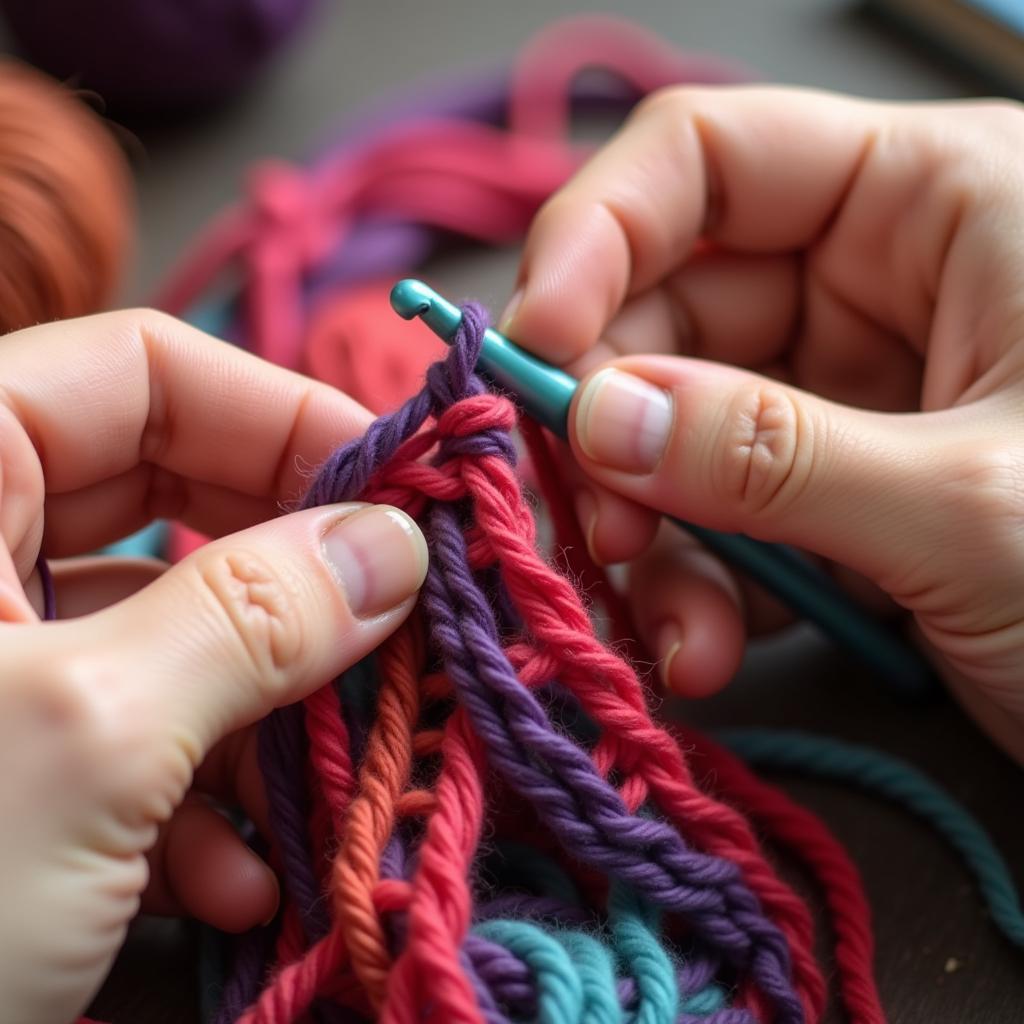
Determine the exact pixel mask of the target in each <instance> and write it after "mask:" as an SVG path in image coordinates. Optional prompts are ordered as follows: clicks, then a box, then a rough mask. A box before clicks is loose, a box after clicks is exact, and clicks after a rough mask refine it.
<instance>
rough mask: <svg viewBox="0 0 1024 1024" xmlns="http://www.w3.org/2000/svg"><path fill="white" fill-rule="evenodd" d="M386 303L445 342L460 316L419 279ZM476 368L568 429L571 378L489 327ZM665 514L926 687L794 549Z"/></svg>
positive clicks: (871, 660)
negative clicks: (421, 322)
mask: <svg viewBox="0 0 1024 1024" xmlns="http://www.w3.org/2000/svg"><path fill="white" fill-rule="evenodd" d="M391 307H392V309H394V311H395V312H396V313H397V314H398V315H399V316H400V317H403V318H404V319H406V320H412V319H413V318H414V317H419V318H420V319H421V320H422V321H423V322H424V323H425V324H426V325H427V326H428V327H429V328H430V329H431V330H432V331H433V332H434V333H435V334H436V335H438V337H440V338H441V339H442V340H443V341H445V342H448V343H451V341H452V339H453V338H454V337H455V333H456V331H457V330H458V328H459V324H460V323H461V322H462V311H461V310H460V309H459V307H458V306H456V305H453V304H452V303H451V302H448V300H447V299H444V298H442V297H441V296H440V295H438V294H437V292H435V291H434V290H433V289H432V288H430V287H429V286H428V285H426V284H424V283H423V282H422V281H415V280H411V279H406V280H404V281H399V282H398V284H396V285H395V286H394V288H392V290H391ZM477 369H478V370H479V371H480V372H481V373H482V374H483V375H484V376H485V377H487V378H488V380H489V381H490V382H491V383H492V384H494V385H495V386H496V387H498V388H500V389H501V390H504V391H507V392H508V393H509V394H511V395H512V396H514V398H515V399H516V402H517V404H518V405H519V406H520V407H521V408H522V409H523V411H524V412H525V413H526V414H527V415H528V416H530V417H531V418H532V419H534V420H536V421H537V422H538V423H540V424H542V425H543V426H545V427H547V428H548V430H550V431H551V432H552V433H554V434H556V435H557V436H558V437H561V438H563V439H565V438H567V437H568V424H569V407H570V405H571V403H572V398H573V395H574V394H575V393H576V388H577V387H578V386H579V381H577V380H576V378H574V377H571V376H570V375H569V374H567V373H565V372H564V371H563V370H559V369H557V368H556V367H554V366H551V365H549V364H548V363H545V362H544V361H543V360H541V359H538V358H537V357H536V356H532V355H530V354H529V353H528V352H526V351H525V350H524V349H521V348H520V347H519V346H518V345H516V344H515V343H514V342H511V341H509V339H508V338H506V337H504V336H503V335H501V334H499V333H498V332H497V331H495V330H492V329H490V328H488V329H487V331H486V332H485V333H484V338H483V347H482V348H481V351H480V357H479V359H478V360H477ZM672 521H673V522H674V523H676V525H677V526H679V527H681V528H682V529H684V530H686V531H687V532H688V533H690V534H692V535H693V536H694V537H695V538H696V539H697V540H698V541H700V543H701V544H703V545H704V547H706V548H707V549H708V550H709V551H712V552H714V553H715V554H716V555H717V556H718V557H719V558H721V559H722V560H723V561H725V562H727V563H729V564H730V565H732V566H734V567H735V568H737V569H739V570H742V571H743V572H744V573H746V574H747V575H748V576H749V577H750V578H751V579H753V580H755V581H756V582H757V583H760V584H761V585H762V586H763V587H764V588H765V589H767V590H768V591H770V592H771V593H773V594H774V595H775V596H776V597H777V598H778V599H779V600H781V601H782V602H783V603H784V604H786V605H787V606H788V607H789V608H790V609H791V610H792V611H794V612H795V613H796V614H797V615H798V616H800V617H801V618H804V619H807V620H808V621H810V622H813V623H815V624H816V625H817V626H818V627H820V628H821V629H822V630H823V631H824V632H825V633H826V634H827V635H828V636H830V637H831V638H832V640H833V641H834V642H835V643H836V644H837V645H839V646H840V647H842V648H844V649H845V650H847V651H849V652H850V653H851V654H853V655H855V656H856V657H857V658H858V659H859V660H860V661H861V662H862V663H863V664H864V665H865V666H866V667H868V668H869V669H871V670H872V671H874V672H875V673H877V674H878V675H879V676H881V677H883V678H884V679H885V680H887V681H888V682H889V683H890V684H891V685H892V686H893V687H894V688H895V689H896V690H897V691H898V692H901V693H903V694H904V695H906V696H909V697H918V696H922V695H924V694H926V693H928V692H929V691H931V690H932V688H933V686H934V681H935V680H934V674H933V672H932V669H931V666H930V665H929V664H928V662H927V661H926V660H925V659H924V657H923V656H922V655H921V654H920V653H919V652H918V651H917V650H916V649H915V648H914V647H912V646H911V645H910V644H909V643H907V642H906V641H904V640H903V638H902V637H900V636H899V635H898V634H897V633H896V632H895V631H893V630H892V629H890V628H889V627H888V626H887V625H886V624H884V623H882V622H879V621H878V620H876V619H875V618H874V617H873V616H871V615H870V614H869V613H868V612H867V611H866V610H865V609H863V608H861V607H860V606H859V605H858V604H857V603H856V602H855V601H853V600H852V599H851V598H850V596H849V595H848V594H847V593H846V592H845V591H843V590H842V589H841V588H840V587H838V586H837V585H836V583H835V581H834V580H832V579H831V577H829V576H828V575H827V574H826V573H824V572H822V571H821V570H820V569H819V568H818V567H817V566H815V565H814V564H813V563H811V562H810V561H809V560H808V559H807V558H806V557H804V556H803V555H802V554H801V553H800V552H798V551H796V550H794V549H793V548H790V547H786V546H784V545H779V544H768V543H766V542H764V541H759V540H754V539H753V538H752V537H747V536H744V535H743V534H736V533H719V532H717V531H715V530H708V529H706V528H704V527H702V526H697V525H696V524H694V523H686V522H683V521H682V520H680V519H674V518H673V520H672Z"/></svg>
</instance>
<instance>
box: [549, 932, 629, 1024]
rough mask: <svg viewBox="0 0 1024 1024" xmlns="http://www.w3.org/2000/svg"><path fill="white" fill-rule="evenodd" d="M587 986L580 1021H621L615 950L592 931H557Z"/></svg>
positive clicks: (585, 1023)
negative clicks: (613, 951) (610, 950)
mask: <svg viewBox="0 0 1024 1024" xmlns="http://www.w3.org/2000/svg"><path fill="white" fill-rule="evenodd" d="M555 938H556V939H557V940H558V941H559V942H560V943H561V944H562V945H563V946H564V947H565V950H566V952H567V953H568V954H569V955H570V956H571V957H572V962H573V965H574V967H575V968H576V971H577V974H578V975H579V979H580V984H581V985H582V986H583V1009H582V1012H581V1013H580V1017H579V1021H580V1024H620V1022H621V1020H622V1008H621V1007H620V1006H619V997H618V992H617V990H616V987H615V965H614V964H613V963H612V956H611V953H610V952H609V951H608V950H607V949H606V948H605V947H604V946H603V945H602V944H601V943H600V942H598V940H597V939H595V938H594V937H593V936H592V935H587V934H586V932H580V931H571V932H570V931H565V932H557V933H556V934H555Z"/></svg>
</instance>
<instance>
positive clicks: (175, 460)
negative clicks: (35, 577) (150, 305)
mask: <svg viewBox="0 0 1024 1024" xmlns="http://www.w3.org/2000/svg"><path fill="white" fill-rule="evenodd" d="M0 405H2V406H6V408H7V410H9V411H10V413H13V417H12V416H11V415H10V413H8V414H7V415H6V416H5V417H4V418H3V419H4V423H5V424H7V425H6V426H5V428H4V430H3V432H2V435H3V439H4V443H3V444H2V445H0V470H2V476H0V480H2V481H3V485H4V490H3V494H2V495H0V498H2V506H0V529H2V532H3V535H4V539H5V540H6V541H7V544H8V547H9V548H10V550H12V551H16V552H17V553H18V554H19V555H21V556H23V557H28V556H27V555H25V553H24V552H20V551H18V548H19V546H20V545H21V542H22V540H23V539H24V538H25V537H26V535H28V534H29V533H30V532H33V531H35V530H37V529H38V522H37V521H38V518H39V516H40V514H41V510H42V502H43V498H44V493H43V488H44V487H45V494H46V495H50V496H57V500H56V501H55V502H53V504H52V506H51V508H48V510H47V511H48V523H47V526H48V528H49V526H50V525H51V524H50V522H49V514H50V513H51V512H52V513H53V514H54V515H57V516H60V517H63V518H69V519H70V518H74V517H75V514H74V507H75V503H74V499H72V498H71V497H70V496H69V494H70V492H81V493H82V495H83V496H85V495H88V507H89V509H90V515H100V516H102V515H108V514H109V515H111V516H118V517H120V518H121V521H124V516H125V511H124V510H123V509H108V510H107V511H104V509H105V508H106V507H107V506H110V505H117V504H119V503H121V502H123V499H124V496H125V495H126V494H128V493H130V494H131V495H132V500H134V501H135V502H136V503H138V504H139V505H140V506H141V508H140V511H146V510H149V511H150V513H151V514H153V511H154V510H156V514H158V515H159V514H165V513H168V512H171V513H173V511H174V508H173V506H174V505H175V504H177V503H180V502H184V501H186V500H187V499H188V497H189V494H188V492H189V491H190V490H191V491H192V492H194V493H198V494H199V495H203V494H206V495H208V496H210V499H211V500H214V499H215V500H216V501H217V502H219V503H223V502H225V501H227V502H231V501H233V500H237V502H238V503H239V504H240V505H241V506H244V509H245V510H250V509H251V508H252V507H253V504H254V502H253V499H269V500H268V501H267V502H266V507H267V508H270V509H272V508H273V503H274V502H278V503H280V502H290V501H293V500H294V499H296V498H298V497H299V496H301V494H302V492H303V491H304V490H305V484H306V481H307V479H308V476H309V474H310V473H311V472H312V470H313V469H314V468H315V467H316V466H317V465H318V464H319V463H320V462H321V461H323V459H324V458H325V457H326V456H327V455H328V454H329V453H330V452H331V451H332V450H333V448H335V447H336V446H337V445H339V444H341V443H344V442H345V441H348V440H350V439H351V438H352V437H355V436H357V435H358V434H360V433H362V431H363V430H364V429H365V427H366V424H367V423H368V422H369V420H370V414H369V413H368V412H367V411H366V410H365V409H364V408H363V407H362V406H360V405H359V404H358V403H357V402H355V401H353V400H352V399H350V398H348V397H347V396H346V395H344V394H343V393H341V392H339V391H337V390H335V389H333V388H331V387H329V386H327V385H324V384H320V383H317V382H315V381H312V380H309V379H307V378H305V377H302V376H301V375H299V374H296V373H292V372H290V371H287V370H284V369H281V368H280V367H277V366H274V365H272V364H270V363H266V362H264V361H262V360H260V359H258V358H256V357H255V356H252V355H250V354H248V353H246V352H244V351H242V350H241V349H238V348H236V347H235V346H233V345H230V344H228V343H226V342H222V341H218V340H217V339H215V338H212V337H210V336H209V335H206V334H204V333H203V332H201V331H199V330H197V329H195V328H193V327H190V326H188V325H187V324H185V323H182V322H181V321H178V320H175V319H174V318H173V317H170V316H166V315H164V314H162V313H157V312H154V311H150V310H128V311H124V312H117V313H108V314H102V315H99V316H93V317H86V318H83V319H79V320H68V321H62V322H57V323H52V324H47V325H44V326H40V327H33V328H29V329H27V330H24V331H19V332H17V333H16V334H12V335H8V336H7V337H5V338H4V339H3V342H2V344H0ZM12 420H14V421H16V424H17V425H16V426H13V427H12V425H11V421H12ZM19 426H20V430H18V427H19ZM36 462H38V466H37V465H35V463H36ZM137 467H146V471H145V472H143V473H141V474H140V477H139V479H140V480H141V481H142V484H143V486H138V487H133V488H126V487H125V486H124V481H125V479H126V477H127V478H132V473H133V471H134V470H135V469H136V468H137ZM40 468H41V470H42V472H41V473H40V472H39V469H40ZM105 492H109V493H108V494H107V497H108V499H109V500H104V499H103V495H104V493H105ZM61 496H63V497H61ZM83 500H84V498H83ZM79 511H81V510H79ZM227 518H229V515H228V516H227ZM243 519H244V516H243ZM54 525H56V527H57V529H58V532H60V529H61V526H60V524H54ZM60 546H61V547H66V545H63V544H62V545H60ZM30 557H31V558H33V559H34V557H35V555H34V553H32V554H31V556H30Z"/></svg>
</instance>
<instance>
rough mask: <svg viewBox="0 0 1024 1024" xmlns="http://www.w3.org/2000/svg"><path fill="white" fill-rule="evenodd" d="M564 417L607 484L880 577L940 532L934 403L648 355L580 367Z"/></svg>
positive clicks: (663, 507)
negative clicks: (912, 409)
mask: <svg viewBox="0 0 1024 1024" xmlns="http://www.w3.org/2000/svg"><path fill="white" fill-rule="evenodd" d="M925 420H927V421H928V423H925V422H924V421H925ZM570 421H571V423H572V429H571V439H572V444H573V448H574V451H575V454H576V456H577V458H578V459H579V460H580V463H581V465H582V467H583V469H584V470H585V471H586V472H587V473H588V474H589V475H590V476H592V477H593V478H594V479H595V480H597V481H598V482H600V483H602V484H604V485H605V486H607V487H608V488H610V489H611V490H614V491H617V492H618V493H620V494H622V495H624V496H626V497H627V498H630V499H632V500H634V501H636V502H638V503H640V504H644V505H648V506H650V507H652V508H655V509H657V510H659V511H661V512H664V513H667V514H670V515H674V516H677V517H679V518H682V519H686V520H689V521H692V522H697V523H700V524H701V525H703V526H706V527H709V528H712V529H717V530H723V531H726V532H734V533H746V534H749V535H751V536H753V537H757V538H759V539H761V540H767V541H776V542H782V543H787V544H792V545H796V546H799V547H802V548H805V549H808V550H811V551H814V552H816V553H817V554H820V555H823V556H825V557H828V558H831V559H833V560H835V561H838V562H842V563H843V564H845V565H847V566H850V567H851V568H853V569H856V570H857V571H858V572H862V573H864V574H865V575H867V576H869V577H871V578H872V579H874V580H875V581H876V582H879V583H882V582H883V580H884V578H885V574H886V573H888V572H892V571H893V570H896V571H898V570H899V568H900V567H901V566H903V567H905V566H907V565H908V564H910V563H911V562H912V561H913V560H914V559H915V557H916V556H917V555H919V554H920V553H922V552H927V551H928V550H929V548H930V549H931V550H934V543H935V540H936V538H937V537H938V536H940V535H941V534H940V532H939V531H940V529H941V524H940V523H939V522H938V520H937V518H936V513H935V512H934V505H935V502H934V488H935V480H936V473H937V469H938V467H939V466H940V464H941V463H940V456H939V451H940V448H941V445H942V437H943V435H944V434H947V433H948V431H947V430H946V429H945V426H944V424H945V422H946V421H945V420H943V419H942V415H941V414H931V413H929V414H917V415H914V416H906V415H902V416H899V415H883V414H880V413H873V412H868V411H865V410H860V409H853V408H849V407H845V406H841V405H837V404H834V403H831V402H828V401H825V400H824V399H821V398H819V397H817V396H815V395H812V394H809V393H807V392H803V391H800V390H798V389H796V388H792V387H787V386H785V385H782V384H778V383H776V382H774V381H771V380H769V379H767V378H764V377H760V376H757V375H756V374H753V373H748V372H746V371H743V370H739V369H736V368H734V367H729V366H723V365H720V364H715V363H709V362H703V361H699V360H694V359H684V358H673V357H653V356H652V357H635V358H628V359H622V360H618V361H616V362H615V363H613V364H608V365H605V366H604V367H602V368H600V369H598V370H596V371H594V372H593V373H592V374H590V375H589V376H588V377H586V378H584V380H583V381H582V382H581V385H580V388H579V390H578V392H577V395H576V398H575V400H574V406H573V411H572V413H571V415H570ZM883 585H884V584H883Z"/></svg>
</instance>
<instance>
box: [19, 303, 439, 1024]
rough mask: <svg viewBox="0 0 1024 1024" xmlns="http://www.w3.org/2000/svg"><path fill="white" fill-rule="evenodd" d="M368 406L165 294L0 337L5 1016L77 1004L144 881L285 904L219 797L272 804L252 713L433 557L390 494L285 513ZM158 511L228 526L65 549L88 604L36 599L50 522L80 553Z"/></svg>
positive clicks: (385, 615)
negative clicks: (130, 546)
mask: <svg viewBox="0 0 1024 1024" xmlns="http://www.w3.org/2000/svg"><path fill="white" fill-rule="evenodd" d="M367 420H368V414H367V413H366V412H365V411H364V410H362V409H361V408H360V407H359V406H358V405H356V404H355V403H354V402H352V401H351V400H350V399H348V398H346V397H345V396H344V395H342V394H339V393H338V392H335V391H333V390H332V389H330V388H328V387H325V386H322V385H319V384H315V383H312V382H311V381H308V380H305V379H303V378H301V377H299V376H297V375H294V374H290V373H287V372H285V371H283V370H280V369H277V368H274V367H272V366H270V365H268V364H264V363H261V362H260V361H259V360H257V359H255V358H253V357H251V356H249V355H247V354H245V353H243V352H241V351H239V350H237V349H234V348H232V347H231V346H229V345H226V344H223V343H221V342H217V341H214V340H213V339H211V338H208V337H206V336H204V335H202V334H200V333H199V332H198V331H195V330H192V329H191V328H188V327H186V326H185V325H183V324H181V323H178V322H177V321H174V320H172V319H170V318H168V317H165V316H162V315H160V314H154V313H138V312H132V313H118V314H112V315H106V316H99V317H93V318H90V319H86V320H78V321H72V322H67V323H57V324H51V325H48V326H45V327H37V328H33V329H31V330H27V331H22V332H20V333H18V334H15V335H10V336H8V337H5V338H3V339H2V341H0V469H2V474H0V480H2V493H0V533H2V537H3V544H2V545H0V620H2V622H0V634H2V642H0V750H2V751H3V757H4V766H5V771H4V772H3V778H2V779H0V864H2V865H3V872H2V873H0V907H2V908H3V913H2V914H0V949H3V951H4V955H3V959H2V962H0V993H2V1005H3V1018H4V1020H5V1021H7V1022H11V1024H44V1022H51V1021H52V1022H65V1021H67V1020H69V1019H71V1018H73V1017H74V1016H75V1015H76V1014H77V1013H78V1012H80V1011H81V1010H82V1009H83V1008H84V1006H85V1005H86V1003H87V1002H88V1000H89V998H90V996H91V995H92V993H93V992H94V991H95V989H96V988H97V987H98V985H99V983H100V982H101V981H102V979H103V977H104V976H105V974H106V972H107V970H108V968H109V966H110V963H111V961H112V959H113V957H114V955H115V953H116V951H117V949H118V947H119V945H120V943H121V941H122V939H123V937H124V933H125V928H126V926H127V924H128V922H129V920H130V919H131V917H132V916H133V915H134V914H135V913H136V911H137V910H138V909H139V906H140V899H141V905H142V907H143V908H145V909H149V910H152V911H157V912H186V913H190V914H193V915H195V916H197V917H199V918H202V919H203V920H206V921H208V922H210V923H212V924H214V925H216V926H218V927H220V928H223V929H227V930H242V929H245V928H248V927H252V926H253V925H256V924H259V923H260V922H262V921H264V920H266V919H267V918H269V917H270V916H271V915H272V914H273V913H274V911H275V909H276V906H277V899H278V895H277V885H276V882H275V881H274V877H273V875H272V874H271V873H270V870H269V869H268V868H267V866H266V865H265V864H264V863H263V862H262V861H261V860H259V859H258V858H257V857H256V856H255V855H254V854H253V853H251V852H250V851H249V850H248V848H247V847H246V846H245V845H244V844H243V843H242V842H241V840H240V839H239V838H238V836H237V835H236V834H235V832H234V831H233V829H232V828H231V826H230V825H229V824H228V822H227V820H226V819H225V818H224V817H223V816H222V815H221V814H220V813H218V810H217V809H216V805H217V804H218V803H222V804H223V803H228V804H231V803H233V804H238V803H241V804H242V805H243V806H244V807H245V808H246V809H247V810H248V812H249V814H250V816H251V817H252V818H253V819H254V820H255V821H256V822H257V823H259V822H261V821H263V820H264V818H265V813H266V811H265V805H264V797H263V792H262V789H261V785H260V781H259V775H258V772H257V769H256V760H255V731H254V730H253V729H252V728H251V726H252V723H254V722H256V720H257V719H259V718H261V717H262V716H265V715H266V714H268V713H269V712H270V711H271V710H272V709H273V708H275V707H278V706H280V705H283V704H286V703H289V702H292V701H295V700H298V699H300V698H301V697H303V696H304V695H306V694H307V693H309V692H310V691H311V690H313V689H314V688H315V687H317V686H318V685H319V684H321V683H324V682H325V681H328V680H330V679H331V678H332V677H333V676H335V675H336V674H338V673H339V672H340V671H342V670H343V669H344V668H346V667H347V666H348V665H350V664H352V663H353V662H354V661H356V660H357V659H359V658H360V657H362V656H363V655H364V654H366V653H367V652H368V651H370V650H371V649H372V648H373V647H375V646H376V645H377V644H379V643H380V641H381V640H382V639H383V638H384V637H385V636H386V635H387V634H388V633H389V632H391V631H392V630H393V629H394V628H395V627H396V626H397V625H398V624H399V623H400V622H401V621H402V619H403V618H404V617H405V616H406V614H407V613H408V611H409V609H410V607H411V604H412V602H413V600H414V597H413V595H414V593H415V591H416V589H417V588H418V587H419V585H420V583H421V582H422V579H423V576H424V573H425V571H426V547H425V544H424V542H423V538H422V535H421V534H420V532H419V530H418V529H417V528H416V526H415V525H414V524H413V523H412V522H411V521H410V520H409V519H408V518H407V517H406V516H405V515H404V514H403V513H401V512H398V511H397V510H395V509H388V508H385V507H372V506H366V505H340V506H334V507H328V508H322V509H314V510H311V511H304V512H297V513H294V514H292V515H287V516H282V517H279V518H277V517H275V515H276V513H277V511H278V510H279V508H280V505H281V503H282V502H291V501H294V500H295V499H296V498H298V497H300V496H301V493H302V491H303V490H304V480H303V477H302V471H301V467H303V466H305V467H307V468H308V467H311V466H313V465H315V464H316V463H317V462H319V461H320V460H322V459H323V458H324V457H325V456H326V455H327V454H328V453H329V452H330V451H331V450H332V448H333V447H334V446H335V445H337V444H338V443H340V442H343V441H345V440H347V439H349V438H351V437H353V436H355V435H356V434H358V433H360V432H361V431H362V429H363V427H364V426H365V424H366V422H367ZM44 501H45V524H44ZM159 517H171V518H179V519H181V520H183V521H185V522H187V523H189V524H190V525H192V526H194V527H195V528H197V529H200V530H202V531H204V532H206V533H209V534H212V535H215V536H218V537H222V539H220V540H216V541H214V542H212V543H211V544H209V545H207V546H206V547H204V548H202V549H201V550H200V551H198V552H196V553H195V554H194V555H192V556H191V557H190V558H188V559H187V560H185V561H184V562H182V563H181V564H179V565H177V566H175V567H174V568H172V569H169V570H167V571H166V572H163V571H161V570H162V567H161V566H159V565H154V564H152V563H149V562H145V561H141V562H140V561H134V562H122V561H120V560H114V559H89V560H70V561H67V562H60V561H57V562H55V563H54V578H55V585H56V591H57V604H58V611H59V612H60V613H61V614H62V615H63V616H72V617H70V618H66V620H65V621H60V622H56V623H50V622H47V623H41V622H40V621H39V609H40V607H41V603H40V584H39V579H38V574H37V573H36V572H35V571H34V566H35V564H36V558H37V553H38V551H39V549H40V543H41V542H42V546H43V550H44V552H45V553H46V555H47V556H48V557H50V558H63V557H64V556H69V555H75V554H79V553H81V552H84V551H90V550H95V548H96V547H97V546H99V545H102V544H104V543H106V542H109V541H111V540H113V539H115V538H117V537H120V536H124V535H125V534H127V533H129V532H131V531H132V530H134V529H136V528H138V527H140V526H142V525H143V524H144V523H145V522H146V521H148V520H150V519H152V518H159ZM268 519H271V520H272V521H270V522H265V520H268ZM253 524H262V525H253ZM44 526H45V529H44ZM234 531H241V532H237V533H236V532H234ZM225 534H231V536H224V535H225ZM140 588H141V589H140ZM147 856H148V861H147Z"/></svg>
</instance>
